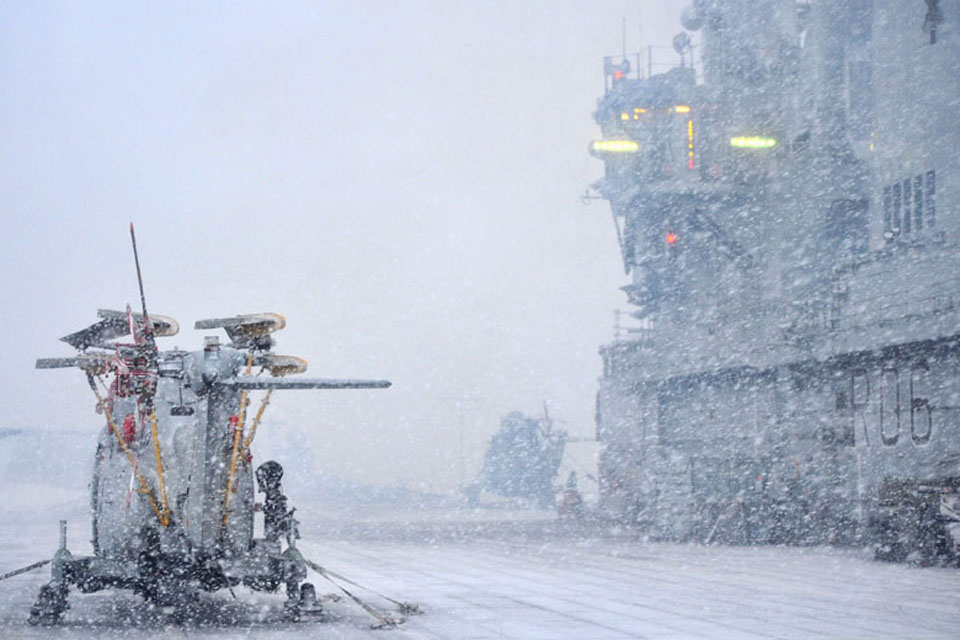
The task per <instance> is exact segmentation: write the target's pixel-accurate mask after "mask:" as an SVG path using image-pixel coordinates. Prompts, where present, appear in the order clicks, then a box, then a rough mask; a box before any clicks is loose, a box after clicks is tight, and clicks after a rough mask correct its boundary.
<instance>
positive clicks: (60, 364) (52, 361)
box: [37, 353, 113, 369]
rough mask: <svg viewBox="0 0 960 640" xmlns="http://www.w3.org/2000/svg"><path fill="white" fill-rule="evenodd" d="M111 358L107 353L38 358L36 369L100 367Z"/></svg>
mask: <svg viewBox="0 0 960 640" xmlns="http://www.w3.org/2000/svg"><path fill="white" fill-rule="evenodd" d="M112 358H113V355H112V354H109V353H85V354H82V355H79V356H76V357H74V358H39V359H38V360H37V369H65V368H67V367H79V368H81V369H84V368H87V367H96V366H102V365H103V364H105V363H106V362H108V361H109V360H111V359H112Z"/></svg>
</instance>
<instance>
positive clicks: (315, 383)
mask: <svg viewBox="0 0 960 640" xmlns="http://www.w3.org/2000/svg"><path fill="white" fill-rule="evenodd" d="M392 384H393V383H391V382H390V381H389V380H338V379H335V378H322V379H316V378H314V379H310V378H305V379H303V380H272V379H269V378H266V379H264V378H254V377H249V378H234V379H233V380H227V381H225V382H224V383H223V385H224V386H225V387H230V388H233V389H386V388H388V387H390V386H391V385H392Z"/></svg>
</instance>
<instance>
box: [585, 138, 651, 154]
mask: <svg viewBox="0 0 960 640" xmlns="http://www.w3.org/2000/svg"><path fill="white" fill-rule="evenodd" d="M590 148H591V149H592V150H593V152H594V153H636V152H637V151H639V150H640V145H639V144H637V143H636V142H634V141H633V140H596V141H595V142H594V143H593V144H592V145H590Z"/></svg>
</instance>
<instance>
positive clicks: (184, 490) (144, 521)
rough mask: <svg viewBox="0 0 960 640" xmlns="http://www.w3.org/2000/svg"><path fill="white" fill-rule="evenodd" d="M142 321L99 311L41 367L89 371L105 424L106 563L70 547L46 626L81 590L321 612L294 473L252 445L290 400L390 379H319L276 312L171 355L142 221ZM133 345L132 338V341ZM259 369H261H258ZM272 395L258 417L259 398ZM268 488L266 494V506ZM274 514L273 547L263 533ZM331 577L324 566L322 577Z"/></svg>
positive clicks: (97, 554) (97, 507)
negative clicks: (239, 595)
mask: <svg viewBox="0 0 960 640" xmlns="http://www.w3.org/2000/svg"><path fill="white" fill-rule="evenodd" d="M130 237H131V242H132V244H133V251H134V259H135V263H136V267H137V279H138V282H139V285H140V297H141V307H142V311H141V312H140V313H134V312H131V310H130V308H129V306H128V307H127V310H126V312H120V311H106V310H101V311H99V312H98V316H99V318H100V320H99V321H98V322H97V323H95V324H93V325H91V326H89V327H87V328H85V329H82V330H80V331H78V332H76V333H72V334H70V335H68V336H65V337H64V338H62V340H63V341H64V342H66V343H68V344H70V345H71V346H73V347H74V348H76V349H77V351H78V353H77V355H75V356H74V357H69V358H43V359H40V360H38V361H37V368H39V369H56V368H63V367H76V368H79V369H80V370H81V371H82V372H83V373H84V375H85V376H86V378H87V381H88V383H89V385H90V388H91V390H92V391H93V394H94V396H95V397H96V410H97V412H98V413H100V414H102V415H103V417H104V419H105V423H106V424H105V427H104V429H103V430H102V431H101V433H100V436H99V439H98V441H97V444H96V457H95V462H94V471H93V479H92V482H91V511H92V516H93V523H92V524H93V539H92V542H93V555H91V556H83V557H75V556H73V555H72V554H71V553H70V552H69V551H68V550H67V549H66V536H65V523H64V522H61V547H60V550H58V551H57V552H56V554H55V555H54V557H53V559H52V561H51V563H52V571H51V575H52V579H51V581H50V582H49V583H47V584H45V585H44V586H43V587H42V588H41V590H40V593H39V596H38V597H37V600H36V603H35V604H34V606H33V607H32V609H31V612H30V622H31V623H33V624H56V623H58V622H59V621H60V619H61V616H62V615H63V613H64V611H65V610H66V609H68V602H67V597H68V594H69V591H70V588H71V587H76V588H77V589H78V590H79V591H81V592H83V593H90V592H95V591H99V590H102V589H105V588H122V589H132V590H133V591H134V592H135V593H138V594H140V595H141V596H143V598H144V599H146V600H147V601H148V602H151V603H153V604H156V605H158V606H161V607H169V608H170V611H171V612H173V613H174V615H175V616H189V615H190V607H191V605H192V604H193V603H194V602H196V601H197V599H198V598H199V594H200V592H201V591H208V592H212V591H217V590H220V589H226V588H231V587H233V586H236V585H240V584H242V585H246V586H248V587H250V588H252V589H255V590H259V591H265V592H274V591H277V590H278V589H279V588H280V587H281V586H283V587H285V590H286V601H285V604H284V612H285V613H286V615H287V616H288V617H289V618H291V619H298V618H299V617H300V616H301V615H304V614H308V613H315V612H317V611H319V610H320V608H321V607H320V605H319V603H318V601H317V598H316V592H315V589H314V587H313V585H311V584H310V583H308V582H305V579H306V577H307V571H306V569H307V565H308V564H309V565H310V566H314V565H313V564H312V563H310V561H308V560H305V559H304V558H303V556H301V554H300V552H299V551H298V550H297V548H296V539H297V538H298V537H299V534H298V531H297V520H296V519H294V511H295V510H294V509H289V508H288V505H287V498H286V497H285V496H284V495H283V491H282V488H281V477H282V475H283V469H282V467H281V466H280V465H279V464H278V463H277V462H274V461H267V462H264V463H263V464H261V465H259V467H257V468H256V470H255V469H254V462H253V456H252V454H251V444H252V443H253V440H254V437H255V436H256V433H257V429H258V427H259V426H260V423H261V419H262V417H263V414H264V410H265V409H266V407H267V405H268V404H269V402H270V398H271V395H272V394H273V392H274V391H276V390H283V389H383V388H386V387H389V386H390V384H391V383H390V382H388V381H386V380H338V379H306V378H295V377H291V376H294V375H295V374H300V373H303V372H304V371H305V370H306V368H307V363H306V361H305V360H303V359H301V358H298V357H294V356H284V355H277V354H274V353H272V352H271V348H272V347H273V344H274V341H273V338H272V335H271V334H273V333H274V332H276V331H278V330H280V329H283V328H284V326H285V324H286V321H285V319H284V318H283V316H281V315H278V314H273V313H260V314H254V315H239V316H232V317H228V318H215V319H208V320H200V321H198V322H197V323H196V324H195V328H196V329H221V328H222V329H224V330H225V332H226V334H227V337H228V338H229V340H230V342H229V343H227V344H222V343H221V342H220V340H219V338H218V337H216V336H208V337H206V338H205V343H204V346H203V349H202V350H200V351H193V352H187V351H180V350H166V351H161V350H160V349H159V347H158V346H157V339H158V338H162V337H168V336H173V335H175V334H176V333H177V332H178V330H179V326H178V324H177V322H176V321H175V320H174V319H173V318H168V317H165V316H159V315H148V313H147V308H146V299H145V296H144V294H143V280H142V277H141V274H140V263H139V258H138V256H137V245H136V237H135V235H134V229H133V224H131V225H130ZM122 339H127V340H128V342H123V341H121V340H122ZM255 372H256V373H255ZM254 390H265V392H266V393H265V395H264V396H263V397H262V399H261V401H260V404H259V407H258V408H257V410H256V412H255V413H254V412H252V411H250V410H249V409H251V406H250V405H251V397H250V395H251V392H252V391H254ZM254 479H256V482H257V485H258V488H259V490H260V491H261V492H262V493H264V494H265V498H264V500H263V505H262V507H260V506H259V505H257V504H256V503H255V495H256V494H255V490H254ZM260 510H262V512H263V519H264V537H262V538H255V537H254V515H255V512H256V511H260ZM320 569H322V568H320Z"/></svg>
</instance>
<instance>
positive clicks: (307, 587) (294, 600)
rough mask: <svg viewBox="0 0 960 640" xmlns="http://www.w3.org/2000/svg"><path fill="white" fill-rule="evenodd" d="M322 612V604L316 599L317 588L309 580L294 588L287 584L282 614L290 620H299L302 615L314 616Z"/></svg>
mask: <svg viewBox="0 0 960 640" xmlns="http://www.w3.org/2000/svg"><path fill="white" fill-rule="evenodd" d="M322 614H323V605H322V604H320V601H319V600H317V589H316V587H314V586H313V584H312V583H310V582H304V583H303V584H301V585H299V586H297V587H296V588H291V587H290V585H288V586H287V601H286V602H285V603H284V604H283V615H284V618H286V619H287V620H288V621H290V622H299V621H300V619H301V618H302V617H303V616H310V617H316V616H319V615H322Z"/></svg>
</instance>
